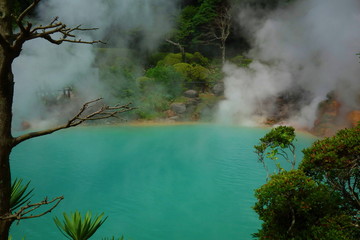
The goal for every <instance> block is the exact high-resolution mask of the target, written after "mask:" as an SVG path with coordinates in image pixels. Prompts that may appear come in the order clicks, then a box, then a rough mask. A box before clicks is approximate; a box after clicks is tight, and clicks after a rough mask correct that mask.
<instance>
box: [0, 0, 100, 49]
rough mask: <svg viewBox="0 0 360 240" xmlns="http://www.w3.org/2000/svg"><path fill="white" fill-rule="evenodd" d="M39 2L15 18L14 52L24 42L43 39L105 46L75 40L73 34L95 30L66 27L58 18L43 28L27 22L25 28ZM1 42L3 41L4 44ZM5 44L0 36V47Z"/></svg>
mask: <svg viewBox="0 0 360 240" xmlns="http://www.w3.org/2000/svg"><path fill="white" fill-rule="evenodd" d="M40 1H41V0H34V1H33V3H32V4H31V5H30V6H29V7H28V8H26V9H25V10H24V11H23V12H22V13H21V14H20V15H19V16H18V17H17V18H15V21H16V23H17V25H18V26H19V29H20V31H19V33H17V34H15V35H14V41H13V42H12V44H11V47H12V49H13V50H14V51H15V52H20V51H21V47H22V45H23V44H24V43H25V42H26V41H28V40H32V39H36V38H43V39H45V40H47V41H49V42H50V43H53V44H57V45H59V44H62V43H63V42H71V43H82V44H96V43H103V44H105V43H104V42H102V41H101V40H94V41H93V40H82V39H80V38H77V36H76V34H74V32H84V31H93V30H96V29H97V28H82V27H81V25H78V26H76V27H67V26H66V24H64V23H62V22H61V21H59V18H58V17H55V18H54V19H53V20H52V21H51V22H50V23H49V24H47V25H44V26H43V25H40V26H35V27H33V26H32V24H31V23H29V22H27V23H26V26H25V25H24V18H25V17H26V16H27V15H28V14H29V13H30V12H31V11H32V10H33V9H34V8H35V7H36V6H37V5H38V4H39V2H40ZM57 34H59V35H57ZM55 35H56V36H55ZM2 40H5V42H4V41H2ZM6 42H7V41H6V39H5V38H3V39H1V36H0V45H2V46H4V44H5V43H6Z"/></svg>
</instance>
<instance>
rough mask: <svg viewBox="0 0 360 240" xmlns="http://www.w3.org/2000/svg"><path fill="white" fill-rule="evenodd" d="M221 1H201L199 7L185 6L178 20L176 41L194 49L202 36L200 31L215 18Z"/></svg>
mask: <svg viewBox="0 0 360 240" xmlns="http://www.w3.org/2000/svg"><path fill="white" fill-rule="evenodd" d="M222 3H224V1H221V0H202V1H200V4H199V6H192V5H189V6H186V7H185V8H184V9H183V10H182V12H181V14H180V17H179V19H178V27H177V29H178V31H177V32H176V36H175V38H176V41H178V42H180V43H182V44H183V45H187V46H188V47H190V48H194V46H195V45H196V44H198V43H199V39H200V38H201V35H202V34H203V32H202V29H203V28H204V26H206V25H208V24H209V23H210V22H211V21H213V19H215V17H216V16H217V14H218V12H217V8H218V6H219V5H220V4H222Z"/></svg>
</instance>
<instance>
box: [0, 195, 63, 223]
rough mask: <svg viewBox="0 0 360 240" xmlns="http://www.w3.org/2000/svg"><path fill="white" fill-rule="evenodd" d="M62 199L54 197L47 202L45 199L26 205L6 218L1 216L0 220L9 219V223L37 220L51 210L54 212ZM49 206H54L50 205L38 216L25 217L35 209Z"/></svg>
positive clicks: (61, 197)
mask: <svg viewBox="0 0 360 240" xmlns="http://www.w3.org/2000/svg"><path fill="white" fill-rule="evenodd" d="M63 199H64V197H63V196H60V197H56V198H54V199H52V200H50V201H48V199H47V198H45V199H44V200H43V201H41V202H38V203H33V204H30V203H28V204H27V205H26V206H23V207H21V208H20V209H19V211H17V212H16V213H13V214H10V215H8V216H1V217H0V219H1V220H9V219H10V220H11V221H15V220H23V219H30V218H38V217H41V216H44V215H46V214H48V213H50V212H51V211H52V210H54V209H55V208H56V207H57V206H58V205H59V203H60V202H61V201H62V200H63ZM50 204H54V205H52V206H51V207H50V208H49V209H47V210H46V211H44V212H42V213H39V214H35V215H30V216H26V215H28V214H30V213H31V212H33V211H35V210H36V209H39V208H40V207H42V206H45V205H50Z"/></svg>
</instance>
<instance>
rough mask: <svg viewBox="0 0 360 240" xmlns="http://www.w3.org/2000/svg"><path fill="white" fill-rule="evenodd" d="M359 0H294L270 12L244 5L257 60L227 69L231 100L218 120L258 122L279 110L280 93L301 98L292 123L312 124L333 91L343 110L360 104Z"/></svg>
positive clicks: (242, 15)
mask: <svg viewBox="0 0 360 240" xmlns="http://www.w3.org/2000/svg"><path fill="white" fill-rule="evenodd" d="M359 22H360V2H359V1H357V0H344V1H337V0H304V1H295V3H294V4H292V5H290V6H288V7H287V8H285V9H277V10H274V11H272V12H270V13H264V12H261V13H260V12H256V11H254V10H253V9H241V10H240V11H239V13H238V24H240V26H241V27H242V29H243V30H244V31H245V32H246V33H247V36H248V38H249V39H250V43H252V48H251V50H250V51H249V52H248V54H247V55H248V57H250V58H252V59H254V61H253V62H252V63H251V64H250V66H249V67H248V68H247V69H243V68H241V69H240V68H237V67H236V66H234V65H231V64H230V63H228V64H226V65H225V66H224V68H223V70H224V72H225V74H226V78H225V80H224V83H225V96H226V100H224V101H223V102H221V103H220V106H219V112H218V116H219V117H218V118H219V119H220V120H221V121H229V119H230V121H231V122H235V123H242V124H256V123H258V122H261V121H262V120H264V119H265V118H267V117H268V116H271V115H272V114H274V110H276V109H274V106H275V105H276V101H277V97H278V96H280V95H282V96H289V97H292V96H299V94H300V95H301V98H300V99H297V101H298V102H299V103H300V104H298V105H296V106H290V107H292V109H290V112H291V116H290V117H289V119H288V120H287V121H288V122H290V123H292V124H294V125H297V126H299V127H312V125H313V123H314V120H315V118H316V113H317V110H318V104H319V103H320V102H321V101H323V100H325V99H327V95H328V94H329V93H333V94H335V95H336V97H337V99H338V100H339V101H340V102H341V104H342V105H341V112H342V113H343V114H346V112H347V111H349V110H351V109H357V108H359V90H360V83H359V77H358V76H359V74H360V66H359V60H358V58H357V56H356V53H357V52H359V42H360V31H359V29H358V27H357V26H358V25H359Z"/></svg>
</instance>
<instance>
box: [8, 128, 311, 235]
mask: <svg viewBox="0 0 360 240" xmlns="http://www.w3.org/2000/svg"><path fill="white" fill-rule="evenodd" d="M267 131H268V130H267V129H259V128H241V127H231V126H217V125H182V126H150V127H129V126H126V127H82V128H76V129H71V130H66V131H63V132H58V133H56V134H53V135H50V136H46V137H42V138H38V139H33V140H31V141H28V142H25V143H23V144H22V145H20V146H18V147H17V148H16V149H15V151H14V152H13V154H12V170H13V173H14V174H13V177H17V176H21V177H22V178H24V179H29V180H31V186H33V187H35V188H36V189H35V197H34V198H33V202H35V201H39V200H42V197H44V196H48V197H49V198H51V197H55V196H59V195H63V196H64V197H65V200H64V201H63V202H62V203H61V204H60V205H59V207H58V208H57V209H56V210H54V211H53V212H52V213H51V214H48V215H46V216H45V217H42V218H39V219H35V220H34V219H33V220H26V221H22V222H20V224H19V225H14V226H13V228H12V231H11V232H12V235H13V237H14V239H21V237H22V236H26V239H27V240H31V239H36V240H45V239H46V240H48V239H64V237H63V236H62V235H61V234H60V232H59V231H58V229H57V228H56V226H55V225H54V223H53V221H52V217H53V216H55V215H57V216H60V215H61V213H62V212H63V211H67V212H70V211H74V210H76V209H78V210H80V211H82V212H85V211H87V210H92V212H93V213H97V212H105V213H106V215H107V216H108V217H109V218H108V219H107V221H106V222H105V224H104V225H103V226H102V227H101V228H100V229H99V231H98V233H97V234H96V235H95V236H94V238H93V239H101V237H110V236H112V235H115V236H121V235H124V236H125V237H126V239H132V240H180V239H181V240H205V239H206V240H218V239H222V240H235V239H238V240H242V239H244V240H247V239H252V238H251V233H253V232H255V231H256V229H257V228H258V227H259V226H260V222H259V220H258V219H257V215H256V214H255V213H254V212H253V211H252V209H251V206H252V205H253V204H254V201H255V199H254V197H253V190H254V189H255V188H257V187H259V186H260V185H261V184H263V183H264V181H265V177H266V173H265V171H264V169H263V168H262V166H261V164H260V163H258V162H257V160H256V155H255V154H254V153H253V145H255V144H257V143H258V139H259V138H260V137H262V136H263V135H264V134H265V133H266V132H267ZM298 139H299V141H297V148H298V149H302V148H304V147H307V146H309V145H310V144H311V142H312V141H313V140H314V139H313V138H310V137H307V136H305V135H301V136H300V137H298Z"/></svg>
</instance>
